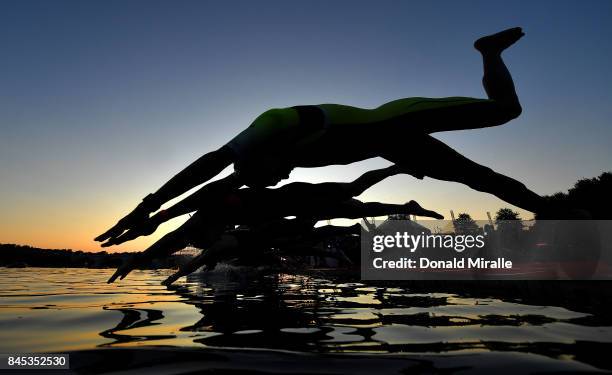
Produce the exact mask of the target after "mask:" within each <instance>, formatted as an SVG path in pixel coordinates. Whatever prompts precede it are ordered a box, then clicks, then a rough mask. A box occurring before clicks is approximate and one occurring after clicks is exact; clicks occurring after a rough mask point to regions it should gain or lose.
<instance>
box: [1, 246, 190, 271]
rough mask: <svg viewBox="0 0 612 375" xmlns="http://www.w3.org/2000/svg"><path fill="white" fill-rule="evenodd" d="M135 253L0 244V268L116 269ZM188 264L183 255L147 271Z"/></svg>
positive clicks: (157, 263) (156, 264) (153, 263)
mask: <svg viewBox="0 0 612 375" xmlns="http://www.w3.org/2000/svg"><path fill="white" fill-rule="evenodd" d="M132 255H133V253H107V252H106V251H101V252H97V253H90V252H85V251H74V250H69V249H40V248H36V247H32V246H25V245H15V244H0V267H75V268H80V267H86V268H116V267H118V266H120V265H121V264H122V263H123V262H124V261H125V260H126V259H128V258H129V257H131V256H132ZM182 262H184V259H183V257H182V256H180V255H176V256H172V257H168V258H166V259H156V260H154V261H153V262H152V263H151V264H150V265H149V266H148V267H146V268H175V267H177V265H179V264H181V263H182Z"/></svg>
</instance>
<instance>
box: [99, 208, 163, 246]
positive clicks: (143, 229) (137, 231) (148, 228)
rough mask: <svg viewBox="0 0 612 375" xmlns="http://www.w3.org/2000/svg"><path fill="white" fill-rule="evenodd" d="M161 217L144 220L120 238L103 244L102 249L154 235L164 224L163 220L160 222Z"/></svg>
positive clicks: (155, 216)
mask: <svg viewBox="0 0 612 375" xmlns="http://www.w3.org/2000/svg"><path fill="white" fill-rule="evenodd" d="M161 216H162V215H154V216H152V217H151V218H148V219H144V220H143V221H142V222H140V223H137V224H136V225H134V226H133V227H132V228H130V229H128V230H127V231H126V232H124V233H123V234H121V235H120V236H118V237H114V238H111V239H109V240H108V241H106V242H105V243H103V244H102V247H109V246H113V245H120V244H122V243H124V242H127V241H131V240H133V239H135V238H138V237H140V236H148V235H150V234H152V233H153V232H155V231H156V230H157V227H159V225H160V224H161V223H162V220H160V218H161Z"/></svg>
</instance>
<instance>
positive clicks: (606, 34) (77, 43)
mask: <svg viewBox="0 0 612 375" xmlns="http://www.w3.org/2000/svg"><path fill="white" fill-rule="evenodd" d="M512 26H522V27H523V28H524V30H525V32H526V34H527V35H526V36H525V38H523V39H522V40H521V41H520V42H519V43H518V44H517V45H515V46H514V47H513V48H512V49H511V50H509V51H508V52H507V53H506V55H505V58H506V62H507V64H508V66H509V68H510V70H511V71H512V73H513V75H514V78H515V82H516V86H517V91H518V93H519V96H520V98H521V101H522V104H523V108H524V112H523V115H522V116H521V117H520V118H519V119H517V120H515V121H512V122H511V123H508V124H506V125H504V126H501V127H497V128H490V129H482V130H470V131H462V132H454V133H446V134H438V135H436V136H437V137H438V138H440V139H442V140H444V141H445V142H447V143H448V144H449V145H451V146H452V147H454V148H456V149H457V150H458V151H460V152H462V153H464V154H465V155H466V156H468V157H470V158H472V159H474V160H476V161H478V162H480V163H482V164H485V165H488V166H490V167H493V168H494V169H495V170H497V171H499V172H501V173H504V174H507V175H510V176H513V177H515V178H517V179H519V180H521V181H523V182H524V183H525V184H526V185H527V186H529V187H530V188H532V189H533V190H535V191H536V192H538V193H542V194H548V193H553V192H556V191H560V190H566V189H567V188H568V187H570V186H571V185H572V184H573V183H574V182H575V181H576V180H577V179H578V178H582V177H592V176H595V175H598V174H599V173H601V172H603V171H606V170H610V169H612V152H610V143H611V142H610V141H611V140H612V130H611V127H610V121H609V119H610V118H611V114H612V92H611V88H612V75H611V73H610V66H612V54H611V51H612V43H610V39H611V37H612V2H611V1H607V0H602V1H513V2H510V1H508V2H506V1H504V2H501V1H463V2H456V1H419V2H416V1H304V2H298V1H221V0H219V1H106V0H105V1H98V2H93V1H88V2H83V1H70V2H68V1H39V2H36V1H27V0H25V1H2V2H1V3H0V45H1V46H2V57H1V58H0V207H1V209H0V243H20V244H30V245H34V246H39V247H50V248H74V249H83V250H98V249H99V248H98V245H97V244H96V243H95V242H93V241H92V240H91V239H92V238H93V237H94V236H95V235H97V234H99V233H100V232H102V231H103V230H105V229H106V228H107V227H109V226H110V225H112V224H114V222H115V221H116V220H117V219H118V218H120V217H121V216H122V215H123V214H125V213H126V212H127V211H129V210H131V209H132V208H133V207H134V206H135V205H136V204H137V203H138V202H139V201H140V199H141V198H142V197H144V196H145V195H146V194H147V193H149V192H153V191H155V190H156V189H157V188H158V187H159V186H161V184H162V183H163V182H165V181H166V180H167V179H169V178H170V177H171V176H173V175H174V174H175V173H176V172H178V171H179V170H180V169H182V168H183V167H185V166H186V165H187V164H188V163H190V162H191V161H193V160H194V159H196V158H197V157H198V156H200V155H201V154H203V153H204V152H207V151H210V150H212V149H213V148H216V147H219V146H220V145H222V144H223V143H225V142H226V141H228V140H229V139H230V138H232V136H233V135H235V134H236V133H238V132H239V131H240V130H241V129H243V128H244V127H246V126H247V125H248V124H249V123H250V121H252V120H253V119H254V118H255V117H256V116H257V115H258V114H259V113H261V112H263V111H265V110H266V109H268V108H273V107H285V106H291V105H298V104H316V103H342V104H350V105H355V106H363V107H375V106H378V105H380V104H382V103H384V102H386V101H390V100H393V99H397V98H401V97H410V96H431V97H444V96H474V97H483V96H484V92H483V89H482V87H481V84H480V80H481V75H482V72H481V62H480V59H479V55H478V53H477V52H475V51H474V50H473V49H472V43H473V41H474V39H476V38H477V37H479V36H482V35H485V34H489V33H492V32H496V31H499V30H502V29H504V28H507V27H512ZM406 142H407V143H408V142H409V140H408V139H407V140H406ZM427 157H428V155H420V154H415V155H414V158H415V161H417V162H418V159H420V158H427ZM386 164H387V162H385V161H383V160H381V159H372V160H369V161H365V162H361V163H357V164H354V165H351V166H344V167H327V168H323V169H299V170H296V171H294V173H293V174H292V178H291V180H303V181H323V180H330V181H347V180H349V179H352V178H354V177H356V176H358V175H359V174H360V173H362V172H364V171H366V170H368V169H370V168H374V167H379V166H383V165H386ZM362 198H363V199H365V200H380V201H385V202H403V201H406V200H409V199H416V200H418V201H419V202H421V203H422V205H423V206H426V207H428V208H431V209H436V210H439V211H440V212H443V213H444V214H446V215H448V210H449V209H454V210H455V212H468V213H470V214H472V216H473V217H476V218H484V217H485V212H486V211H495V210H497V209H498V208H499V207H502V206H508V205H507V204H505V203H503V202H501V201H500V200H498V199H497V198H495V197H493V196H491V195H488V194H483V193H478V192H474V191H471V190H469V189H468V188H466V187H464V186H461V185H459V184H456V183H450V182H440V181H435V180H431V179H425V180H424V181H419V180H416V179H414V178H412V177H409V176H398V177H393V178H391V179H389V180H387V181H385V182H383V183H381V184H379V185H377V186H376V187H374V188H372V189H371V190H369V191H368V192H366V193H365V194H364V195H363V196H362ZM522 213H523V217H526V218H528V217H530V215H528V214H527V213H525V212H523V211H522ZM182 220H184V219H177V220H175V221H173V222H171V223H169V224H167V225H165V226H163V227H162V228H161V229H162V230H161V231H159V233H158V234H156V235H154V236H151V237H149V238H145V239H140V240H137V241H134V242H132V243H129V244H126V245H124V246H122V247H119V249H124V250H140V249H142V248H143V247H145V246H147V245H148V244H150V243H151V242H152V241H153V240H154V239H156V238H158V237H159V235H160V234H162V233H163V232H164V231H167V230H169V229H171V228H173V227H176V226H177V225H178V224H179V223H180V222H181V221H182Z"/></svg>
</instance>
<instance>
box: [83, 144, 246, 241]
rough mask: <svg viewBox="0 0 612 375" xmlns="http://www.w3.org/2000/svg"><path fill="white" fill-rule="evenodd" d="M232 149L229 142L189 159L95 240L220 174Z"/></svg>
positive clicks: (121, 229)
mask: <svg viewBox="0 0 612 375" xmlns="http://www.w3.org/2000/svg"><path fill="white" fill-rule="evenodd" d="M234 159H235V153H234V151H232V150H231V149H230V148H229V147H228V146H223V147H221V148H219V149H218V150H215V151H212V152H209V153H207V154H205V155H203V156H201V157H200V158H199V159H197V160H196V161H194V162H193V163H191V164H190V165H189V166H188V167H187V168H185V169H183V170H182V171H180V172H179V173H178V174H177V175H176V176H174V177H172V178H171V179H170V180H169V181H168V182H166V183H165V184H164V185H163V186H162V187H161V188H159V190H157V191H156V192H155V193H153V194H149V195H147V196H146V197H145V198H144V199H143V200H142V202H141V203H140V204H139V205H138V206H137V207H136V208H135V209H134V210H133V211H132V212H130V213H129V214H127V215H126V216H124V217H123V218H122V219H121V220H119V221H118V222H117V224H115V225H114V226H113V227H112V228H110V229H109V230H107V231H106V232H104V233H102V234H101V235H99V236H98V237H96V238H95V239H94V240H95V241H99V242H103V241H105V240H107V239H112V238H114V237H117V236H119V235H120V234H121V233H123V232H124V231H125V230H128V229H130V228H132V227H134V226H135V225H138V224H140V223H142V221H144V220H146V219H147V218H148V217H149V214H150V213H152V212H155V211H157V210H158V209H159V208H160V207H161V205H163V204H164V203H166V202H167V201H169V200H171V199H173V198H176V197H178V196H179V195H181V194H183V193H184V192H186V191H188V190H189V189H191V188H193V187H195V186H197V185H199V184H201V183H204V182H206V181H208V180H209V179H211V178H213V177H214V176H216V175H217V174H219V173H220V172H221V171H222V170H223V169H225V167H227V166H228V165H230V164H231V163H233V162H234Z"/></svg>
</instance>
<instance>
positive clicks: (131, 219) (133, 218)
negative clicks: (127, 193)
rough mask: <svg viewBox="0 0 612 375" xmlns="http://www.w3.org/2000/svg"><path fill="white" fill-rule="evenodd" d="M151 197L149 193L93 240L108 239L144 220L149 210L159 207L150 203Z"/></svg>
mask: <svg viewBox="0 0 612 375" xmlns="http://www.w3.org/2000/svg"><path fill="white" fill-rule="evenodd" d="M152 199H153V198H152V195H151V194H149V195H148V196H147V197H145V199H143V201H142V202H141V203H140V204H139V205H138V206H136V208H135V209H134V210H133V211H132V212H130V213H129V214H127V215H125V216H124V217H123V218H122V219H121V220H119V221H118V222H117V224H115V225H114V226H113V227H112V228H110V229H109V230H107V231H106V232H104V233H102V234H101V235H99V236H98V237H96V238H94V241H98V242H103V241H105V240H108V239H110V240H112V239H114V238H115V237H117V236H119V235H121V234H122V233H123V232H125V231H126V230H128V229H130V228H133V227H135V226H136V225H138V224H140V223H142V222H144V221H146V220H147V219H148V218H149V214H150V213H151V212H155V211H157V209H158V208H159V207H156V206H155V205H154V204H152V203H151V202H152ZM108 246H110V245H108Z"/></svg>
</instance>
